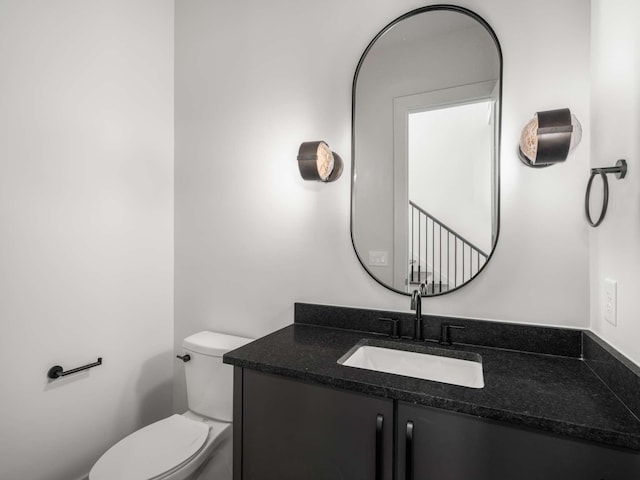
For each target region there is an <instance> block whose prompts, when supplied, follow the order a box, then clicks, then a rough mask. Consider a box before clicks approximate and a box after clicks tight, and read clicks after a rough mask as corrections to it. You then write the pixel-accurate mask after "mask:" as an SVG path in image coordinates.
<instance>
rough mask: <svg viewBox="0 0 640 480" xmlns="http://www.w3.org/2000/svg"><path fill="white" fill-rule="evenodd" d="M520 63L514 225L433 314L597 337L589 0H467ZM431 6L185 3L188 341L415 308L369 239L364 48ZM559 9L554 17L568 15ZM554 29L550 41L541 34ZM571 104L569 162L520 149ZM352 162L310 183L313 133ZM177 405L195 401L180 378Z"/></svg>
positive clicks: (505, 176) (507, 104)
mask: <svg viewBox="0 0 640 480" xmlns="http://www.w3.org/2000/svg"><path fill="white" fill-rule="evenodd" d="M459 3H460V4H461V5H462V6H466V7H469V8H471V9H473V10H475V11H476V12H477V13H478V14H480V15H481V16H482V17H484V18H485V19H486V20H487V21H488V22H489V24H491V25H492V26H493V28H494V30H495V31H496V33H497V36H498V38H499V39H500V42H501V44H502V48H503V54H504V92H503V93H504V96H503V127H502V138H503V140H502V170H501V175H502V210H501V231H500V239H499V241H498V245H497V249H496V252H495V254H494V256H493V259H492V261H491V262H490V264H489V265H488V267H487V268H486V269H485V271H484V272H483V273H482V274H481V275H480V276H479V277H478V278H477V279H475V280H474V281H473V282H472V283H471V284H469V285H468V286H466V287H465V288H463V289H461V290H460V291H458V292H455V293H453V294H450V295H445V296H443V297H439V298H433V299H428V300H426V301H425V302H424V306H423V308H424V310H425V311H426V312H428V313H438V314H446V315H462V316H470V317H476V318H487V319H496V320H505V321H513V322H525V323H540V324H553V325H564V326H570V327H586V326H588V324H589V323H588V322H589V307H588V305H589V281H588V263H589V262H588V244H587V238H588V235H587V226H586V223H585V221H584V218H583V215H582V202H583V195H584V177H585V172H587V170H588V157H589V148H588V145H589V22H590V16H589V2H588V1H587V0H568V1H563V2H557V1H555V0H541V1H537V2H525V1H513V0H490V1H489V0H483V1H480V0H465V1H461V2H459ZM422 5H424V1H421V0H402V1H396V2H389V1H387V0H375V1H372V0H352V1H349V2H345V1H343V0H327V1H324V2H315V1H310V0H307V1H300V0H274V1H271V2H263V1H260V0H253V1H245V2H238V1H236V0H220V1H216V2H211V1H206V0H193V1H190V2H177V3H176V30H175V34H176V74H175V81H176V124H175V128H176V129H175V135H176V156H175V174H176V183H175V188H176V190H175V195H176V203H175V207H176V222H175V231H176V236H175V241H176V257H175V260H176V266H175V268H176V276H175V302H176V305H175V339H176V345H177V346H179V345H180V342H181V339H182V338H183V337H184V336H186V335H188V334H191V333H193V332H195V331H198V330H200V329H203V328H209V329H214V330H220V331H223V332H228V333H238V334H243V335H247V336H253V337H257V336H260V335H263V334H266V333H268V332H270V331H273V330H275V329H276V328H279V327H282V326H284V325H286V324H289V323H291V322H292V321H293V303H294V302H296V301H306V302H318V303H327V304H339V305H349V306H361V307H371V308H384V309H399V310H408V307H409V299H408V298H407V297H405V296H402V295H399V294H395V293H393V292H391V291H388V290H386V289H384V288H383V287H381V286H380V285H378V284H377V283H376V282H375V281H374V280H373V279H372V278H370V277H369V276H368V274H367V273H366V272H365V271H364V270H363V269H362V267H361V266H360V264H359V263H358V260H357V259H356V256H355V253H354V252H353V248H352V245H351V240H350V234H349V222H350V219H349V204H350V182H349V177H350V174H351V169H350V158H349V157H350V155H349V152H350V140H351V139H350V122H351V82H352V79H353V73H354V70H355V67H356V64H357V62H358V59H359V58H360V55H361V54H362V52H363V50H364V48H365V47H366V45H367V44H368V42H369V41H370V40H371V38H373V36H374V35H375V34H376V33H377V32H378V31H379V30H380V29H381V28H382V27H383V26H384V25H385V24H386V23H388V22H389V21H390V20H392V19H394V18H395V17H397V16H399V15H400V14H402V13H404V12H405V11H407V10H410V9H413V8H417V7H419V6H422ZM550 13H552V14H550ZM541 29H542V30H544V35H541V34H540V32H541V31H542V30H541ZM562 107H570V108H571V109H572V111H573V112H574V113H575V114H576V115H577V116H578V117H579V118H580V120H581V121H582V123H583V127H584V130H585V136H584V140H583V142H584V144H583V145H581V146H579V147H578V148H577V150H576V151H575V152H574V153H573V154H572V156H571V157H570V159H569V161H568V162H566V163H565V164H563V165H557V166H554V167H552V168H548V169H543V170H534V169H530V168H526V167H525V166H523V165H522V164H521V163H520V161H519V160H518V159H517V156H516V145H517V141H518V138H519V134H520V130H521V128H522V127H523V126H524V124H525V123H526V122H527V121H528V120H529V119H530V118H531V116H532V115H533V114H534V113H535V112H536V111H538V110H547V109H552V108H562ZM315 139H323V140H326V141H327V142H328V143H329V145H330V146H331V147H332V149H333V150H335V151H336V152H338V153H339V154H341V155H342V157H343V158H344V159H345V161H346V163H347V165H346V168H345V172H344V174H343V177H342V178H341V179H340V180H339V181H337V182H336V183H333V184H320V183H311V182H304V181H303V180H302V179H301V178H300V175H299V173H298V170H297V165H296V155H297V150H298V147H299V145H300V143H301V142H303V141H306V140H315ZM176 371H177V376H176V379H177V381H176V396H175V400H176V403H175V407H176V409H182V408H184V406H185V394H184V379H183V375H182V368H181V366H178V367H177V370H176Z"/></svg>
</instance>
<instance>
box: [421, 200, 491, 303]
mask: <svg viewBox="0 0 640 480" xmlns="http://www.w3.org/2000/svg"><path fill="white" fill-rule="evenodd" d="M409 206H410V208H411V213H410V215H411V222H410V228H411V231H410V232H409V239H410V242H409V249H410V251H409V258H410V272H409V283H410V284H422V283H425V284H426V285H425V289H426V292H422V291H421V293H422V295H433V294H436V295H437V294H440V293H444V292H447V291H449V290H452V289H454V288H458V287H459V286H461V285H462V284H464V283H465V282H467V281H468V280H470V279H471V278H472V277H473V276H474V275H476V274H477V273H478V272H479V271H480V270H481V269H482V267H484V265H485V263H486V262H487V258H488V257H489V255H488V254H487V253H485V252H484V251H482V250H481V249H480V248H478V247H477V246H475V245H474V244H473V243H471V242H470V241H468V240H467V239H466V238H464V237H463V236H462V235H460V234H459V233H457V232H456V231H455V230H453V229H451V228H449V227H448V226H447V225H445V224H444V223H442V222H441V221H440V220H438V219H437V218H435V217H434V216H433V215H431V214H430V213H428V212H426V211H425V210H424V209H423V208H421V207H420V206H418V205H416V204H415V203H413V202H411V201H409ZM436 233H437V234H436ZM429 247H431V248H429ZM467 259H468V260H467ZM423 262H424V264H425V267H424V270H423V266H422V265H421V264H422V263H423ZM416 264H417V266H416ZM429 266H431V271H429V268H428V267H429ZM437 269H439V270H438V271H437ZM445 269H446V270H445ZM416 270H417V274H416ZM436 271H437V275H436ZM436 276H437V278H436Z"/></svg>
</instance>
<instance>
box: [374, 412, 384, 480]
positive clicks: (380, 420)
mask: <svg viewBox="0 0 640 480" xmlns="http://www.w3.org/2000/svg"><path fill="white" fill-rule="evenodd" d="M383 424H384V415H382V414H381V413H379V414H378V416H377V417H376V477H375V478H376V480H382V459H383V457H384V448H383V447H384V445H383V443H384V437H383V436H382V427H383Z"/></svg>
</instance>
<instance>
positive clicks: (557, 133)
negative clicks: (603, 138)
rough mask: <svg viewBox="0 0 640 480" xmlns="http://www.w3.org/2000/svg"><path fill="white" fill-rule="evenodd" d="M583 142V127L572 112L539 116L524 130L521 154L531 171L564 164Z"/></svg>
mask: <svg viewBox="0 0 640 480" xmlns="http://www.w3.org/2000/svg"><path fill="white" fill-rule="evenodd" d="M581 139H582V126H581V125H580V122H579V121H578V119H577V118H576V116H575V115H572V114H571V111H570V110H569V109H568V108H562V109H560V110H547V111H546V112H537V113H536V114H535V116H534V117H533V118H532V119H531V120H530V121H529V123H527V124H526V125H525V127H524V128H523V129H522V135H521V136H520V146H519V148H518V154H519V156H520V160H521V161H522V163H524V164H525V165H527V166H529V167H534V168H541V167H548V166H549V165H553V164H554V163H558V162H564V161H565V160H566V159H567V155H569V152H570V151H571V150H573V149H574V148H575V147H576V146H577V145H578V144H579V143H580V140H581Z"/></svg>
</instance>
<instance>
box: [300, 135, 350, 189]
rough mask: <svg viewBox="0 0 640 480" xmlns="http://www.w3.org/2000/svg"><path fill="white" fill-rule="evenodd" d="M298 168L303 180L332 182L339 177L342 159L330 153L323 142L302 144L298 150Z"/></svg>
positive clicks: (327, 146)
mask: <svg viewBox="0 0 640 480" xmlns="http://www.w3.org/2000/svg"><path fill="white" fill-rule="evenodd" d="M298 168H299V169H300V175H301V176H302V178H304V179H305V180H319V181H321V182H334V181H336V180H337V179H338V178H340V175H342V170H343V168H344V165H343V163H342V158H340V156H339V155H338V154H337V153H335V152H332V151H331V149H330V148H329V145H327V144H326V143H325V142H322V141H317V142H304V143H302V144H301V145H300V150H298Z"/></svg>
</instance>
